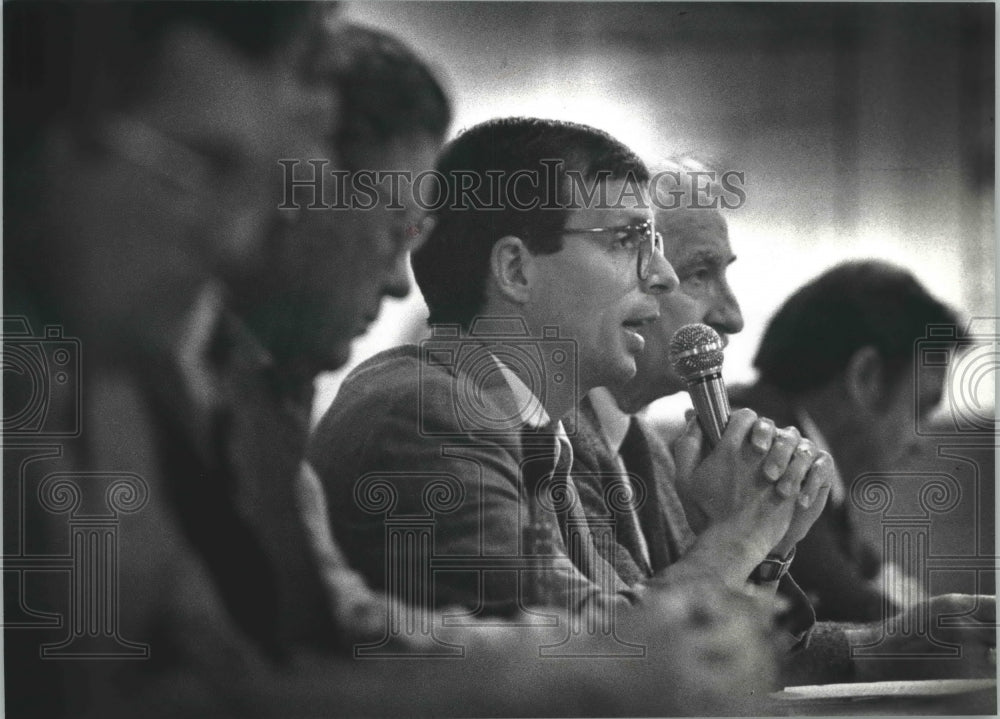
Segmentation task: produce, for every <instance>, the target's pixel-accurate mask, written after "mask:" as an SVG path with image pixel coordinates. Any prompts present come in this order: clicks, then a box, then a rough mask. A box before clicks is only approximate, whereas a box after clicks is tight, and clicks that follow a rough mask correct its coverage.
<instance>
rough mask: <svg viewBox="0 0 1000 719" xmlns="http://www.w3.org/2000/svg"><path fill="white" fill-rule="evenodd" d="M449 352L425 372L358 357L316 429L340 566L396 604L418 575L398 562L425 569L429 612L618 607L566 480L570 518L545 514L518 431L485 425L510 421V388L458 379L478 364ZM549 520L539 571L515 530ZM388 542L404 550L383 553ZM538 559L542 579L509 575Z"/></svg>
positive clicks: (424, 366) (316, 460) (398, 356)
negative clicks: (548, 551)
mask: <svg viewBox="0 0 1000 719" xmlns="http://www.w3.org/2000/svg"><path fill="white" fill-rule="evenodd" d="M460 345H461V343H458V342H456V344H455V347H454V348H452V349H453V350H454V352H453V354H450V355H448V356H449V357H451V360H452V361H448V362H441V361H434V362H432V361H429V360H430V359H433V358H431V357H430V356H429V355H427V356H421V350H420V349H419V348H418V347H415V346H412V345H409V346H404V347H399V348H395V349H391V350H388V351H386V352H382V353H380V354H378V355H376V356H374V357H372V358H370V359H369V360H368V361H366V362H364V363H363V364H361V365H360V366H359V367H357V368H356V369H355V370H354V371H353V372H352V373H351V374H350V376H348V378H347V379H346V380H345V381H344V383H343V385H342V386H341V388H340V391H339V393H338V395H337V398H336V400H335V401H334V402H333V404H332V406H331V407H330V409H329V410H328V411H327V413H326V415H325V416H324V417H323V419H322V420H321V422H320V424H319V426H318V427H317V429H316V431H315V433H314V435H313V437H312V440H311V442H310V447H309V459H310V462H311V464H312V465H313V467H315V469H316V471H317V473H318V475H319V477H320V478H321V480H322V482H323V486H324V490H325V493H326V496H327V498H328V504H329V512H330V522H331V524H332V526H333V529H334V533H335V535H336V537H337V539H338V540H339V542H340V545H341V547H342V548H343V550H344V553H345V555H346V556H347V558H348V561H350V562H351V563H352V565H353V566H354V567H355V568H356V569H357V570H359V571H360V572H361V573H362V574H363V575H364V577H365V578H366V579H367V580H368V582H369V583H370V584H371V585H372V586H373V587H375V588H378V589H382V590H386V591H391V592H392V594H393V595H394V596H396V597H398V598H400V599H403V600H404V601H409V602H413V601H414V600H415V596H416V595H413V594H410V595H407V594H406V591H407V588H406V587H405V586H400V582H402V583H403V584H406V583H407V582H413V581H416V582H420V581H424V580H423V579H421V577H426V574H425V572H426V570H427V565H426V564H425V565H422V566H423V567H424V569H418V570H417V572H416V574H412V573H411V574H410V575H408V577H407V578H405V579H402V580H401V579H400V575H399V572H401V571H404V570H405V567H404V566H403V563H404V560H408V561H413V560H414V559H415V560H416V561H417V562H418V563H419V562H427V563H429V564H433V565H434V567H433V568H434V569H435V570H437V571H435V572H434V584H433V598H434V601H433V603H434V605H436V606H443V605H447V604H460V605H465V606H467V607H471V608H474V609H477V610H480V611H481V612H482V613H485V614H506V615H509V614H512V613H514V612H516V611H517V610H518V608H519V606H522V605H523V604H524V603H525V601H524V600H525V598H526V597H545V598H547V599H546V600H545V601H546V603H548V604H551V605H552V606H559V607H562V608H564V609H568V610H569V611H577V610H579V609H580V608H582V607H583V606H584V605H593V606H597V605H605V604H608V603H618V602H626V601H629V600H630V599H631V598H632V595H631V593H630V592H629V591H628V588H627V586H626V585H625V584H624V583H623V582H622V581H621V580H620V579H619V578H618V576H617V574H616V573H615V572H614V569H613V568H612V567H610V566H609V565H608V564H607V562H605V561H604V559H602V558H601V557H600V556H599V555H597V554H596V553H595V552H593V551H590V547H591V546H592V543H593V538H592V536H591V535H590V533H589V530H588V528H587V522H586V517H585V515H584V514H583V511H582V509H581V508H580V506H579V503H578V502H577V501H575V499H574V497H573V487H572V482H570V486H569V487H568V489H569V490H570V494H569V499H570V500H571V501H570V506H569V507H552V506H544V505H543V504H542V503H541V502H540V501H539V500H538V499H537V497H536V496H534V495H532V494H531V493H529V492H528V491H527V489H526V487H525V481H524V473H523V470H524V468H525V467H526V466H527V464H528V463H529V461H530V456H531V455H532V453H533V450H534V449H535V448H533V447H531V446H530V440H528V439H527V438H526V437H525V435H524V433H523V432H522V430H523V429H524V427H523V423H522V422H521V421H520V420H512V421H511V422H510V423H508V424H507V425H506V426H503V427H499V425H494V424H484V422H486V423H488V422H490V421H491V420H490V418H516V417H518V414H519V407H518V403H517V401H516V399H515V397H514V394H513V392H512V390H511V387H510V385H509V384H507V382H506V381H505V380H504V379H503V377H502V376H501V375H500V374H499V373H498V372H478V373H476V374H472V373H470V368H471V369H473V370H474V369H476V366H477V365H476V363H474V362H471V361H464V360H461V359H460V355H459V346H460ZM466 346H467V343H466ZM425 354H426V353H425ZM442 356H444V355H438V357H442ZM472 356H473V357H474V356H475V352H474V353H473V355H472ZM465 357H466V359H468V357H469V355H466V356H465ZM479 357H480V358H482V357H483V355H481V354H480V355H479ZM487 361H488V362H492V361H493V360H491V359H489V358H488V356H487ZM484 418H485V419H484ZM501 424H503V423H501ZM484 427H492V428H493V429H494V430H495V431H490V432H485V431H480V430H481V429H482V428H484ZM549 511H551V512H552V513H553V514H558V515H560V516H559V517H558V520H559V521H558V522H557V523H556V522H553V525H555V526H558V527H561V528H562V532H558V531H557V532H555V533H554V534H553V536H550V537H547V538H546V541H545V544H548V545H549V546H550V547H551V548H552V551H553V553H554V554H553V556H551V557H548V558H545V559H544V560H539V559H538V558H537V557H534V558H533V557H532V556H530V555H531V552H532V551H533V550H532V549H531V547H529V546H528V545H527V544H526V542H525V536H526V535H525V529H526V528H527V527H529V526H530V524H531V521H532V520H531V517H532V516H534V515H535V514H537V513H539V512H549ZM565 532H569V533H570V534H571V535H572V536H571V541H570V544H571V546H572V547H573V557H572V561H571V560H570V558H569V554H568V551H567V542H566V539H567V535H566V534H564V533H565ZM418 537H424V538H426V539H418ZM397 541H399V542H411V541H412V542H417V544H411V545H406V544H401V545H395V544H394V545H392V547H390V543H393V542H397ZM423 541H427V542H429V544H426V545H421V544H419V542H423ZM408 546H409V547H412V548H413V549H412V550H411V549H408ZM418 550H419V551H420V552H421V554H420V555H419V556H418V557H412V556H410V555H408V554H407V552H411V551H418ZM428 555H429V556H428ZM539 561H541V568H539V569H537V570H534V569H528V570H525V571H521V572H520V576H519V572H518V571H516V569H513V568H512V567H515V566H521V567H528V566H529V565H532V563H534V564H533V566H539ZM519 582H520V583H521V585H522V586H520V587H519V586H518V584H519ZM411 591H412V588H411Z"/></svg>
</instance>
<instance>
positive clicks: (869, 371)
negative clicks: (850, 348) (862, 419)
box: [844, 346, 888, 412]
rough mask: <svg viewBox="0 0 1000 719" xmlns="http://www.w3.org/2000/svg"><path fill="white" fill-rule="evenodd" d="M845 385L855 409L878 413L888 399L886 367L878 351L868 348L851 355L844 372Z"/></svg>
mask: <svg viewBox="0 0 1000 719" xmlns="http://www.w3.org/2000/svg"><path fill="white" fill-rule="evenodd" d="M844 384H845V385H846V388H847V396H848V398H849V399H850V400H851V403H852V404H853V405H854V406H855V407H857V408H860V409H864V410H868V411H871V412H876V411H878V409H879V408H880V407H882V405H883V404H884V402H885V401H886V398H887V397H888V388H887V387H886V385H885V365H884V363H883V362H882V357H881V355H879V353H878V350H876V349H875V348H874V347H870V346H866V347H862V348H861V349H859V350H857V351H856V352H855V353H854V354H853V355H851V359H850V360H848V362H847V368H846V369H845V370H844Z"/></svg>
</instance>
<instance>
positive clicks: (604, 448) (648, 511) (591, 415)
mask: <svg viewBox="0 0 1000 719" xmlns="http://www.w3.org/2000/svg"><path fill="white" fill-rule="evenodd" d="M640 427H642V425H641V424H640ZM642 431H643V434H644V435H645V439H646V443H647V446H648V447H649V450H650V452H649V461H650V468H651V469H652V471H653V473H654V474H653V476H651V477H639V476H636V479H637V480H639V481H640V482H641V485H642V488H643V490H644V491H642V493H641V494H642V499H641V502H639V500H638V499H637V503H639V506H638V507H637V508H636V514H637V516H638V519H639V523H640V528H641V531H642V532H643V534H644V538H645V544H646V547H647V548H648V553H649V562H648V563H647V562H646V561H645V560H644V559H640V556H641V555H642V551H641V549H640V547H639V546H638V538H637V537H635V536H634V532H633V531H631V525H630V524H629V523H627V522H624V521H620V519H619V520H617V521H616V522H615V523H616V532H615V537H616V540H617V541H616V542H615V543H613V544H601V545H599V547H600V548H601V549H602V551H604V550H605V549H606V550H608V551H607V552H606V555H605V559H607V560H608V561H609V562H611V563H612V564H613V565H614V567H615V569H616V571H617V572H618V575H619V576H620V577H621V578H622V579H623V580H624V581H625V582H626V583H627V584H629V585H630V586H631V585H634V584H636V583H637V582H639V581H642V580H643V579H647V578H649V577H651V576H653V574H654V573H655V572H657V571H659V570H660V569H663V568H664V567H667V566H669V565H671V564H673V563H674V562H676V561H677V560H678V559H680V557H681V555H683V553H684V551H685V550H686V549H687V548H688V547H689V546H690V545H691V542H692V541H694V534H693V532H692V531H691V528H690V527H689V526H688V522H687V517H685V516H684V510H683V508H682V506H681V501H680V499H679V498H678V496H677V491H676V489H674V485H673V476H674V463H673V457H672V455H671V454H670V451H669V448H668V447H667V446H666V444H665V442H664V441H663V440H662V439H661V438H660V437H659V436H658V435H657V434H656V433H654V432H649V431H646V429H645V428H642ZM572 441H573V462H574V469H573V478H574V481H575V482H576V486H577V488H578V490H579V492H580V499H581V503H582V505H583V507H584V511H585V512H586V514H587V517H588V519H590V520H592V521H604V520H605V519H606V518H608V517H613V516H614V514H615V512H614V508H613V507H610V506H609V502H608V500H607V498H606V497H607V491H608V489H607V479H608V478H612V477H616V476H617V475H619V474H620V469H619V466H618V464H617V462H616V460H615V455H616V454H617V452H616V451H615V450H613V449H612V448H611V447H610V446H608V443H607V440H606V438H605V436H604V433H603V432H602V430H601V426H600V421H599V420H598V418H597V415H596V413H595V412H594V407H593V404H591V401H590V399H589V397H585V398H584V400H583V401H582V402H581V404H580V410H579V413H578V420H577V425H576V432H575V433H574V434H573V439H572ZM629 471H630V473H632V474H633V475H638V473H640V472H641V470H640V468H637V467H630V468H629Z"/></svg>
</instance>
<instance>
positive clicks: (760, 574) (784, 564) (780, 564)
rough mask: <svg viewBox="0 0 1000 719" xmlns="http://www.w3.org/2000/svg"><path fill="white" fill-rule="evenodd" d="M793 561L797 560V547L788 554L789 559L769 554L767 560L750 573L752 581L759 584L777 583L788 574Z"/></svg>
mask: <svg viewBox="0 0 1000 719" xmlns="http://www.w3.org/2000/svg"><path fill="white" fill-rule="evenodd" d="M793 559H795V547H792V551H791V552H789V553H788V556H787V557H780V556H776V555H774V554H768V555H767V558H766V559H765V560H764V561H763V562H761V563H760V564H758V565H757V566H756V568H754V570H753V572H751V573H750V581H751V582H755V583H757V584H765V583H767V582H777V581H778V580H780V579H781V578H782V577H783V576H785V575H786V574H788V568H789V567H790V566H792V560H793Z"/></svg>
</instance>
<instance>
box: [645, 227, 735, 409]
mask: <svg viewBox="0 0 1000 719" xmlns="http://www.w3.org/2000/svg"><path fill="white" fill-rule="evenodd" d="M656 227H657V230H659V231H660V233H661V234H662V235H663V242H664V244H663V254H664V255H665V256H666V258H667V260H669V262H670V264H671V265H673V267H674V270H675V271H676V272H677V277H678V278H679V280H680V288H679V289H678V291H676V292H671V293H668V294H663V295H660V312H661V314H660V318H659V319H658V320H657V321H656V322H654V323H653V324H651V325H649V326H648V327H647V328H646V329H645V330H644V332H643V335H644V336H645V338H646V349H645V351H644V352H642V354H640V355H639V357H638V359H637V372H636V377H635V379H634V380H633V383H637V384H641V385H643V387H645V388H648V392H647V394H649V395H651V399H650V401H652V399H655V398H657V397H662V396H665V395H668V394H673V393H674V392H679V391H681V390H683V389H684V383H683V381H682V380H681V379H680V378H679V377H677V375H675V374H674V372H673V370H672V368H671V366H670V362H669V360H668V359H667V357H668V346H669V343H670V338H671V337H672V336H673V334H674V332H675V331H677V329H678V328H679V327H682V326H683V325H686V324H691V323H695V322H698V323H702V324H706V325H708V326H709V327H712V328H713V329H714V330H715V331H716V332H718V333H719V334H720V335H721V336H722V338H723V340H724V341H725V340H726V338H727V335H730V334H735V333H737V332H739V331H740V330H742V329H743V315H742V314H741V313H740V305H739V303H738V302H737V301H736V297H735V296H734V295H733V291H732V289H731V288H730V287H729V282H728V280H727V279H726V270H727V269H728V267H729V265H730V264H732V262H733V261H735V259H736V257H735V255H733V251H732V248H731V247H730V245H729V233H728V231H727V229H726V221H725V220H724V219H723V218H722V216H721V215H720V214H719V213H718V212H715V211H714V210H698V209H691V208H681V209H676V210H665V211H661V212H659V213H658V214H657V218H656ZM654 395H655V396H654Z"/></svg>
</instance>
